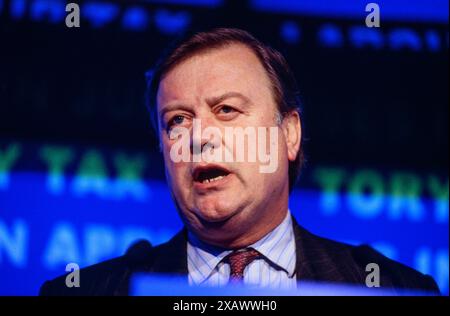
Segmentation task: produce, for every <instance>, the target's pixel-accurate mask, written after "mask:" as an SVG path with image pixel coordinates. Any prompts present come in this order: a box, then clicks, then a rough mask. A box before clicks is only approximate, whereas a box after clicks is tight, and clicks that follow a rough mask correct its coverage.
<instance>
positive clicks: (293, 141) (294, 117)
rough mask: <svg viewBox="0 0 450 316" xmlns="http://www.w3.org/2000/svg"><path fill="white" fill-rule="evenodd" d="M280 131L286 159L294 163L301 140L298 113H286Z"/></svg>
mask: <svg viewBox="0 0 450 316" xmlns="http://www.w3.org/2000/svg"><path fill="white" fill-rule="evenodd" d="M281 129H282V130H283V134H284V138H285V141H286V146H287V152H288V159H289V161H295V159H296V158H297V155H298V152H299V151H300V142H301V139H302V125H301V122H300V115H299V113H298V112H297V111H290V112H289V113H287V114H286V115H285V116H284V118H283V121H282V123H281Z"/></svg>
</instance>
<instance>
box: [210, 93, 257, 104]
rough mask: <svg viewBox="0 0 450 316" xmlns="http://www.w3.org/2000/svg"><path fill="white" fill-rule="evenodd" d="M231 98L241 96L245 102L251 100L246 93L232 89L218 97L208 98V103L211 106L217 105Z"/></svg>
mask: <svg viewBox="0 0 450 316" xmlns="http://www.w3.org/2000/svg"><path fill="white" fill-rule="evenodd" d="M229 98H239V99H242V100H244V101H245V103H249V102H250V99H249V98H248V97H246V96H245V95H243V94H242V93H239V92H235V91H230V92H225V93H224V94H222V95H220V96H217V97H210V98H207V99H206V103H208V104H209V106H211V105H215V104H217V103H220V102H222V101H224V100H226V99H229Z"/></svg>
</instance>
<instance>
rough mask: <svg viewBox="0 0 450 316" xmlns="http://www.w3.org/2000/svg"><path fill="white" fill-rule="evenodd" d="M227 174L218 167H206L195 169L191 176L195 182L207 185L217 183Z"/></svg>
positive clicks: (227, 172)
mask: <svg viewBox="0 0 450 316" xmlns="http://www.w3.org/2000/svg"><path fill="white" fill-rule="evenodd" d="M229 174H230V172H229V171H228V170H226V169H224V168H221V167H219V166H207V167H198V168H196V169H195V171H194V175H193V176H194V181H195V182H198V183H203V184H207V183H212V182H215V181H219V180H221V179H223V178H225V177H226V176H228V175H229Z"/></svg>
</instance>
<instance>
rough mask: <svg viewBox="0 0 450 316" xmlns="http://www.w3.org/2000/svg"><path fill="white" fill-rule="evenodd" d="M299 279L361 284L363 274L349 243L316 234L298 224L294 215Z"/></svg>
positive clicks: (297, 274) (297, 275)
mask: <svg viewBox="0 0 450 316" xmlns="http://www.w3.org/2000/svg"><path fill="white" fill-rule="evenodd" d="M292 219H293V226H294V235H295V243H296V253H297V256H296V259H297V263H296V269H297V270H296V277H297V281H304V280H308V281H316V282H333V283H335V282H338V283H361V282H362V280H363V279H364V277H363V275H362V274H361V272H360V271H359V269H357V266H356V264H355V262H354V260H353V258H352V256H351V253H350V248H349V246H347V245H344V244H340V243H337V242H334V241H330V240H327V239H324V238H321V237H317V236H315V235H313V234H311V233H310V232H308V231H307V230H306V229H304V228H302V227H301V226H300V225H298V223H297V221H296V220H295V218H294V217H292Z"/></svg>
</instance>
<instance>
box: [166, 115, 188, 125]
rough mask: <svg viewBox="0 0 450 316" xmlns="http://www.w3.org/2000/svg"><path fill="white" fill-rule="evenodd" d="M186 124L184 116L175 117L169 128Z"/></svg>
mask: <svg viewBox="0 0 450 316" xmlns="http://www.w3.org/2000/svg"><path fill="white" fill-rule="evenodd" d="M183 122H184V116H183V115H175V116H174V117H173V118H172V119H171V120H170V121H169V124H168V125H169V126H173V125H180V124H183Z"/></svg>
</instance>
